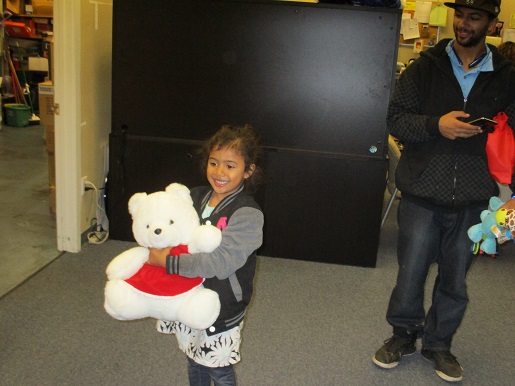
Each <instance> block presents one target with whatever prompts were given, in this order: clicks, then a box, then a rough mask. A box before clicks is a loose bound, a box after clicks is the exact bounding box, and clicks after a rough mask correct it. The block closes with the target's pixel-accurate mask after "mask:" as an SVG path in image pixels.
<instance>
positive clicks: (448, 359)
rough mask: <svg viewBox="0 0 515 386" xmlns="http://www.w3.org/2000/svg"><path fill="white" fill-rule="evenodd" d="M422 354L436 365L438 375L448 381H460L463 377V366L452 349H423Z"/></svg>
mask: <svg viewBox="0 0 515 386" xmlns="http://www.w3.org/2000/svg"><path fill="white" fill-rule="evenodd" d="M422 356H423V357H424V358H426V359H428V360H430V361H431V362H433V363H434V365H435V371H436V374H438V376H439V377H440V378H442V379H444V380H446V381H447V382H459V381H461V380H462V378H463V368H462V367H461V366H460V364H459V363H458V361H457V359H456V357H455V356H454V355H452V354H451V352H450V351H432V350H426V349H424V348H423V349H422Z"/></svg>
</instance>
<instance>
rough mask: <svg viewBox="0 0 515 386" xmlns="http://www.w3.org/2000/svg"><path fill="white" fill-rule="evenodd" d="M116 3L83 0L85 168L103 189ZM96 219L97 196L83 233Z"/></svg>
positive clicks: (87, 203) (85, 211) (87, 200)
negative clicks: (114, 7)
mask: <svg viewBox="0 0 515 386" xmlns="http://www.w3.org/2000/svg"><path fill="white" fill-rule="evenodd" d="M112 4H113V0H102V1H99V0H81V90H82V92H81V99H82V104H81V133H80V141H81V154H82V157H81V167H82V171H81V173H82V176H87V177H88V180H89V181H91V182H92V183H93V184H95V186H96V187H97V188H99V189H100V188H102V187H103V174H104V173H103V172H104V158H105V157H104V153H105V147H106V146H107V144H108V143H109V133H110V131H111V67H112V60H111V59H112V25H113V23H112V19H113V17H112V16H113V5H112ZM95 217H96V195H95V192H94V191H88V192H86V194H85V195H84V196H83V197H82V205H81V223H80V227H81V228H80V229H81V232H84V231H86V230H87V229H88V228H89V227H90V225H91V220H92V219H93V218H95Z"/></svg>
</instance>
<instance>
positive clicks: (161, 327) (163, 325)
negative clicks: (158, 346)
mask: <svg viewBox="0 0 515 386" xmlns="http://www.w3.org/2000/svg"><path fill="white" fill-rule="evenodd" d="M174 327H175V324H174V322H170V321H168V320H159V319H158V320H157V321H156V330H157V331H158V332H160V333H161V334H173V333H175V328H174Z"/></svg>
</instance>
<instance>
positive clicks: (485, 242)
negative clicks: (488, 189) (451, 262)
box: [467, 197, 504, 255]
mask: <svg viewBox="0 0 515 386" xmlns="http://www.w3.org/2000/svg"><path fill="white" fill-rule="evenodd" d="M503 204H504V202H503V201H501V199H500V198H499V197H491V198H490V201H489V205H490V208H489V209H490V210H484V211H482V212H481V216H480V217H481V223H479V224H476V225H472V226H471V227H470V228H469V229H468V231H467V234H468V236H469V238H470V240H472V241H473V242H474V245H473V247H472V251H473V252H474V254H477V253H484V254H487V255H496V254H497V236H496V235H495V234H494V232H492V227H494V226H495V227H496V228H497V229H498V230H499V233H500V232H502V229H501V228H500V227H499V226H498V224H497V221H496V218H495V215H496V212H497V209H499V208H500V207H501V206H502V205H503Z"/></svg>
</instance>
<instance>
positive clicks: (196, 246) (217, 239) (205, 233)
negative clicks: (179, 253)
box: [188, 225, 222, 253]
mask: <svg viewBox="0 0 515 386" xmlns="http://www.w3.org/2000/svg"><path fill="white" fill-rule="evenodd" d="M221 242H222V232H221V231H220V229H218V228H217V227H215V226H213V225H201V226H199V227H198V228H197V229H195V231H194V232H193V235H192V237H191V242H190V243H189V244H188V250H189V252H190V253H198V252H204V253H209V252H213V251H214V250H215V249H216V248H218V247H219V246H220V243H221Z"/></svg>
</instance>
